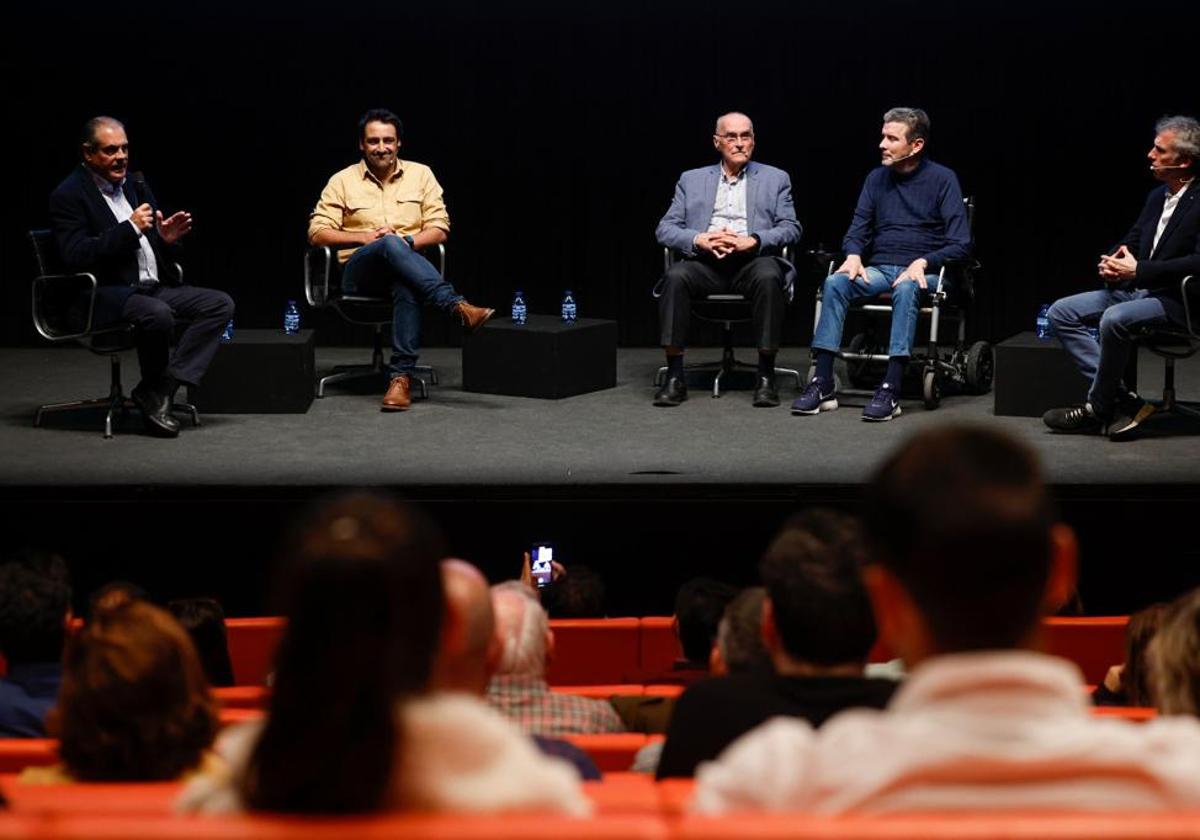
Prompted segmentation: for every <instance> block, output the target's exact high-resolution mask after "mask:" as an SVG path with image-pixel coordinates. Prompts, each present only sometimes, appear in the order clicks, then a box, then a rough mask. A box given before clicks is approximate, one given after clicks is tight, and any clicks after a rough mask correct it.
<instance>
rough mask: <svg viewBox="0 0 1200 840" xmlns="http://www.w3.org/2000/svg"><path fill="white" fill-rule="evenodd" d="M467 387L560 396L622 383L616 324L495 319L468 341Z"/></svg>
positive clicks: (539, 318)
mask: <svg viewBox="0 0 1200 840" xmlns="http://www.w3.org/2000/svg"><path fill="white" fill-rule="evenodd" d="M462 363H463V389H464V390H466V391H476V392H478V393H481V394H507V395H508V396H512V397H538V398H541V399H547V400H557V399H561V398H562V397H572V396H575V395H576V394H586V393H588V392H589V391H600V390H603V389H605V388H612V387H613V386H615V385H616V384H617V322H616V321H605V320H601V319H599V318H580V319H579V320H578V321H575V322H573V323H564V322H563V321H562V320H561V319H560V318H556V317H553V316H551V315H530V316H529V319H528V321H527V322H526V323H524V324H514V323H513V322H512V320H511V319H509V318H493V319H492V320H491V321H488V323H487V324H485V325H484V327H483V329H481V330H479V332H477V333H475V334H474V335H469V336H467V337H466V339H465V340H464V342H463V354H462Z"/></svg>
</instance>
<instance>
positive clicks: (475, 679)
mask: <svg viewBox="0 0 1200 840" xmlns="http://www.w3.org/2000/svg"><path fill="white" fill-rule="evenodd" d="M441 573H442V589H443V590H444V593H445V608H446V609H445V614H444V615H443V616H442V634H441V641H440V644H439V649H438V657H437V664H436V666H435V667H434V674H433V678H432V680H431V683H430V687H431V688H432V689H433V690H436V691H462V692H466V693H468V694H483V693H484V692H485V691H486V690H487V684H488V680H489V679H490V678H491V675H492V673H493V672H494V671H495V669H496V667H497V665H498V663H499V659H500V641H499V638H498V637H497V635H496V619H495V613H494V611H493V609H492V593H491V589H490V588H489V587H488V582H487V578H485V577H484V576H483V573H482V572H480V571H479V569H477V568H476V567H475V566H473V565H471V564H470V563H468V562H467V561H466V560H459V559H457V558H448V559H446V560H443V561H442V563H441Z"/></svg>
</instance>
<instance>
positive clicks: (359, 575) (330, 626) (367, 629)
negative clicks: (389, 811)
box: [240, 492, 443, 814]
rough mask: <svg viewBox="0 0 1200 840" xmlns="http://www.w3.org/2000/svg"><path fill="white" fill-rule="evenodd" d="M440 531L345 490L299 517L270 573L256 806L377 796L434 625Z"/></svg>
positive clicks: (400, 509)
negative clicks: (278, 621)
mask: <svg viewBox="0 0 1200 840" xmlns="http://www.w3.org/2000/svg"><path fill="white" fill-rule="evenodd" d="M442 554H443V550H442V540H441V536H440V534H439V532H438V531H437V529H436V528H435V526H434V525H433V524H432V523H431V522H430V521H429V520H428V519H427V518H426V517H425V516H424V515H423V514H422V513H421V512H420V511H418V510H416V509H415V508H412V507H409V506H406V505H403V504H401V503H399V502H397V501H395V500H393V499H390V498H388V497H386V496H383V495H379V494H375V493H367V492H356V493H349V494H346V495H343V496H339V497H337V498H334V499H331V500H328V501H325V502H323V503H320V504H318V505H317V506H316V507H315V508H314V509H313V510H312V511H311V512H310V513H309V514H308V515H307V516H306V517H305V518H304V519H303V520H302V522H301V523H300V525H299V527H298V528H297V530H296V532H295V536H294V539H293V542H292V545H291V547H290V550H289V551H288V552H287V554H286V555H285V557H284V561H285V562H284V566H285V567H286V568H285V569H284V570H282V573H281V578H280V579H281V583H282V596H283V598H282V600H283V607H284V613H285V615H286V617H287V620H288V624H287V630H286V632H285V634H284V637H283V639H282V641H281V642H280V646H279V650H278V652H277V654H276V669H275V682H274V690H273V694H272V698H271V706H270V712H269V715H268V717H267V720H266V723H265V725H264V727H263V731H262V734H261V736H260V738H259V739H258V742H257V744H256V746H255V749H254V753H253V755H252V756H251V758H250V762H249V765H248V767H247V769H246V772H245V775H244V777H243V778H242V779H241V780H240V786H241V791H242V796H243V800H244V801H245V803H246V805H247V806H248V807H249V808H251V809H255V810H266V811H282V812H293V813H329V814H334V813H353V812H365V811H371V810H374V809H377V808H379V807H381V806H383V805H384V804H385V799H386V797H387V794H388V792H389V781H390V777H391V771H392V767H393V763H394V762H395V761H396V758H397V756H398V755H399V753H400V751H401V750H402V749H403V732H402V730H401V729H400V728H399V727H398V725H397V714H398V712H399V711H400V705H399V704H400V703H402V702H403V701H404V700H406V699H408V698H410V697H413V696H415V695H417V694H419V693H421V692H423V691H424V690H425V688H426V686H427V684H428V682H429V680H430V677H431V675H432V673H433V667H434V662H435V657H436V654H437V647H438V640H439V635H440V633H441V625H442V584H441V576H440V571H439V565H438V561H439V560H440V558H441V556H442Z"/></svg>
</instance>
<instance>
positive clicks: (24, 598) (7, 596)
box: [0, 549, 71, 665]
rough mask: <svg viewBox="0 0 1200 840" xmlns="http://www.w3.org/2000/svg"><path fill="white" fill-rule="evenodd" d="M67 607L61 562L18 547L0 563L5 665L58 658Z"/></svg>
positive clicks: (0, 640)
mask: <svg viewBox="0 0 1200 840" xmlns="http://www.w3.org/2000/svg"><path fill="white" fill-rule="evenodd" d="M70 606H71V578H70V575H69V574H68V572H67V564H66V563H65V562H63V559H62V558H61V557H59V556H58V555H56V554H50V553H48V552H42V551H34V550H31V549H23V550H21V551H19V552H17V553H16V554H13V555H11V556H10V557H8V558H7V559H6V560H5V561H4V562H3V563H0V653H3V654H4V656H5V658H6V659H7V660H8V662H9V664H10V665H12V664H17V663H23V662H58V661H59V660H60V659H61V658H62V652H63V641H64V640H65V637H66V617H67V611H68V610H69V609H70Z"/></svg>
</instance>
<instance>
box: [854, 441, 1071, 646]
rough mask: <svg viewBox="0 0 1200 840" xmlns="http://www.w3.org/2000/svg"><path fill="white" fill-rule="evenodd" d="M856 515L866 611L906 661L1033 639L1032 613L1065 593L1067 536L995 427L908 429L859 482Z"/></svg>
mask: <svg viewBox="0 0 1200 840" xmlns="http://www.w3.org/2000/svg"><path fill="white" fill-rule="evenodd" d="M863 512H864V513H863V515H864V520H865V524H866V529H867V536H868V539H869V543H870V549H871V554H872V559H873V561H875V565H873V566H870V567H868V568H867V570H866V573H865V574H866V583H867V585H868V588H869V590H870V591H871V599H872V602H873V604H874V606H875V609H876V618H877V619H878V621H879V625H880V630H881V632H883V633H884V634H885V635H886V636H887V638H888V641H889V642H890V643H891V644H892V645H893V647H895V648H896V649H897V652H898V653H899V654H900V655H901V656H902V657H903V658H904V659H905V660H906V661H907V662H908V663H909V664H910V665H915V664H917V662H918V661H919V660H920V659H922V658H925V657H926V656H929V655H932V654H934V653H951V652H961V651H977V650H987V649H1011V648H1028V647H1036V646H1037V643H1038V639H1037V636H1038V632H1039V629H1040V618H1041V617H1042V616H1043V615H1045V614H1050V613H1053V612H1054V611H1055V610H1056V609H1057V608H1058V607H1059V606H1060V605H1061V604H1062V603H1064V602H1065V601H1066V600H1067V598H1068V597H1069V596H1070V593H1071V591H1072V590H1073V589H1074V585H1075V572H1076V543H1075V538H1074V534H1073V533H1072V532H1071V530H1070V529H1069V528H1067V527H1066V526H1065V525H1062V524H1060V523H1057V522H1056V520H1055V512H1054V509H1053V505H1052V504H1051V501H1050V497H1049V495H1048V493H1047V491H1046V487H1045V485H1044V483H1043V480H1042V474H1041V469H1040V467H1039V464H1038V459H1037V456H1036V455H1035V454H1034V452H1033V451H1032V450H1031V449H1029V448H1028V447H1027V446H1025V445H1024V444H1021V443H1018V442H1017V441H1016V440H1014V439H1012V438H1011V437H1009V436H1007V435H1005V434H1002V433H1000V432H997V431H994V430H991V429H986V428H982V427H976V426H943V427H940V428H936V429H932V430H929V431H925V432H921V433H918V434H916V435H914V436H913V437H912V438H911V439H910V440H909V441H908V442H907V443H905V444H904V445H903V446H901V447H900V448H899V449H898V450H897V451H896V452H895V453H893V454H892V455H891V456H890V457H889V458H887V459H886V461H885V462H884V463H883V465H882V466H881V467H880V469H879V470H878V471H877V472H876V474H875V475H874V477H873V478H872V479H871V481H870V482H869V484H868V485H867V488H866V491H865V495H864V499H863Z"/></svg>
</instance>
